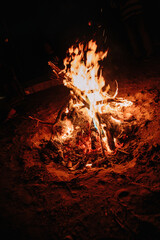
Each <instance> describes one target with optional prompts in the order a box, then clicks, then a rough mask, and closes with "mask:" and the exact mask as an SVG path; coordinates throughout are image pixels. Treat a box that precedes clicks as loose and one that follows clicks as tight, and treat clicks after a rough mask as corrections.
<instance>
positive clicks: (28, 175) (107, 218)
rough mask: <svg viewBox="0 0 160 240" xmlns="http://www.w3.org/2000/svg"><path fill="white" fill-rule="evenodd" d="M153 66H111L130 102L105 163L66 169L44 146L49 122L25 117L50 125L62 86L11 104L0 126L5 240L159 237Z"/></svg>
mask: <svg viewBox="0 0 160 240" xmlns="http://www.w3.org/2000/svg"><path fill="white" fill-rule="evenodd" d="M158 66H159V62H156V65H155V63H151V62H149V63H145V64H143V66H136V67H135V68H134V67H133V66H131V67H130V69H126V68H125V67H124V68H121V69H116V71H117V72H119V75H118V78H119V80H118V82H119V95H118V96H119V97H125V98H126V99H128V100H131V101H133V106H132V107H131V108H130V109H128V110H127V111H128V112H129V113H131V114H132V116H133V119H134V128H133V130H132V131H130V132H129V135H128V136H127V139H126V140H125V141H124V146H123V148H122V149H123V150H124V151H125V152H127V154H125V153H123V152H121V153H119V154H118V153H117V154H115V155H114V158H113V157H112V164H111V165H110V166H109V167H108V166H107V167H106V166H102V165H100V166H99V167H98V166H95V167H93V168H82V169H79V170H76V171H70V170H69V169H68V168H66V167H64V166H63V165H62V164H61V163H60V162H59V161H58V160H57V158H56V157H55V155H54V151H52V152H51V151H47V150H46V145H47V144H48V141H50V138H51V126H49V125H44V124H40V123H39V124H37V121H34V120H31V119H29V118H28V116H33V117H37V118H39V119H41V120H44V121H47V122H53V121H54V120H55V118H56V115H57V113H58V110H59V109H60V107H61V106H62V105H63V104H64V102H65V101H66V98H67V96H68V93H69V91H68V90H67V89H66V88H64V87H63V86H57V87H54V88H51V89H49V90H46V91H44V92H39V93H37V94H33V95H30V96H28V97H26V98H25V99H24V100H23V101H22V102H21V103H19V104H18V105H17V106H15V109H16V114H15V115H14V117H12V118H11V119H10V120H8V121H6V122H4V123H3V125H2V126H1V129H0V134H1V140H0V165H1V168H0V183H1V194H0V201H1V202H0V216H1V225H0V226H1V233H3V234H4V236H5V239H13V238H15V239H21V240H28V239H30V240H37V239H39V240H42V239H43V240H47V239H57V240H59V239H70V240H71V239H78V240H80V239H83V240H89V239H99V240H100V239H101V240H102V239H110V240H113V239H114V240H115V239H117V240H118V239H123V240H124V239H148V240H150V239H159V238H160V201H159V199H160V174H159V171H160V165H159V160H160V138H159V135H160V118H159V116H160V84H159V83H160V77H159V76H160V75H159V74H160V73H159V68H158ZM112 71H113V69H112ZM124 72H125V74H124ZM131 124H132V123H131ZM44 146H45V147H44ZM114 160H115V161H114Z"/></svg>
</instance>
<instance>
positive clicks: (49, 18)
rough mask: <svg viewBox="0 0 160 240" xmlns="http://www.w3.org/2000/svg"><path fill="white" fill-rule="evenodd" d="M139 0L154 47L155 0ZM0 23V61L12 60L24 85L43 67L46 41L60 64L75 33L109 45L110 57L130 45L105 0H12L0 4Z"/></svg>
mask: <svg viewBox="0 0 160 240" xmlns="http://www.w3.org/2000/svg"><path fill="white" fill-rule="evenodd" d="M142 2H143V6H144V13H145V19H146V25H147V28H148V31H149V33H150V36H151V38H152V42H153V44H154V47H155V49H158V47H159V45H160V30H159V29H160V26H159V23H160V14H159V13H160V3H159V1H158V0H154V1H142ZM88 22H91V26H89V25H88ZM0 24H1V27H0V29H1V30H0V31H1V32H0V50H1V63H3V62H5V63H6V62H7V63H8V62H9V63H10V64H11V65H13V66H14V69H15V71H16V76H17V77H18V79H19V81H20V82H21V83H22V84H23V85H25V84H26V82H27V81H29V80H31V79H33V78H36V77H37V76H40V75H43V74H44V73H45V72H46V69H47V62H48V60H49V55H48V53H47V52H46V49H45V45H46V44H47V46H48V44H49V46H50V47H51V49H52V56H58V57H59V63H60V64H61V63H62V61H63V58H64V57H65V53H66V50H67V49H68V47H69V46H70V45H72V44H74V43H75V41H76V40H77V39H78V40H79V41H82V40H85V41H87V40H90V39H92V38H95V40H97V41H99V46H100V47H101V48H103V49H104V50H105V49H106V48H107V47H109V48H110V50H111V52H112V60H113V61H114V59H116V57H117V56H121V57H124V56H125V55H126V56H128V53H129V51H130V49H129V44H128V40H127V35H126V32H125V29H124V26H123V23H122V21H121V18H120V14H119V11H118V9H115V8H111V7H110V4H109V1H107V0H106V1H64V0H63V1H53V0H52V1H39V2H35V1H32V2H29V1H21V2H18V3H16V2H15V1H12V2H10V3H9V4H7V3H6V4H5V5H4V6H3V7H2V8H1V22H0ZM104 40H105V41H104Z"/></svg>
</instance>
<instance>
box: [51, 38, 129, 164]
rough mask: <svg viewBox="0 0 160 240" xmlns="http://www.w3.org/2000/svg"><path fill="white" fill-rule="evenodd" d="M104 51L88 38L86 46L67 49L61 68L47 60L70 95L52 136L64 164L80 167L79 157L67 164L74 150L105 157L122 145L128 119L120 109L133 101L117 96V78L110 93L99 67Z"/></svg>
mask: <svg viewBox="0 0 160 240" xmlns="http://www.w3.org/2000/svg"><path fill="white" fill-rule="evenodd" d="M107 53H108V50H107V51H105V52H103V51H99V52H98V51H97V44H96V42H95V41H93V40H91V41H89V42H88V44H87V45H84V44H82V43H79V44H78V45H77V46H72V47H70V48H69V50H68V52H67V57H66V58H65V59H64V66H65V68H64V69H63V70H60V69H59V68H58V67H57V66H55V65H54V64H53V63H52V62H49V65H50V66H51V68H52V70H53V71H54V73H56V75H57V78H60V77H61V78H63V84H64V85H65V86H66V87H67V88H69V89H70V95H69V97H68V99H67V101H66V103H65V105H64V106H62V108H61V109H60V111H59V113H58V115H57V118H56V121H55V123H54V131H53V132H54V134H53V137H52V142H53V143H54V145H56V147H58V149H59V150H58V151H59V152H60V153H61V158H62V162H63V164H64V165H69V166H72V165H73V162H74V166H75V168H77V164H78V167H79V164H80V160H78V161H76V160H75V158H74V160H73V159H72V163H71V161H70V160H69V164H68V157H69V155H71V154H69V153H72V155H75V152H76V159H77V154H78V156H80V155H81V153H82V155H84V154H90V153H93V152H94V153H95V152H96V153H97V154H100V155H101V156H102V157H103V159H107V156H108V155H109V154H115V152H116V151H117V149H119V148H120V147H121V146H122V144H123V143H120V141H119V139H120V138H121V136H122V133H123V132H124V129H125V126H126V122H127V121H128V119H126V118H124V117H123V109H124V107H125V108H126V107H128V106H131V105H132V102H131V101H128V100H125V99H123V98H118V97H117V94H118V83H117V81H116V80H115V86H116V88H115V92H114V94H112V95H111V94H110V85H109V84H107V81H106V80H105V79H104V77H103V75H102V67H101V62H102V61H103V59H104V58H106V57H107ZM75 148H76V149H75ZM73 149H74V153H73ZM71 158H73V156H72V157H71V156H70V157H69V159H71ZM80 159H81V157H80ZM105 161H106V162H107V160H105ZM85 165H86V166H92V163H89V162H88V161H86V162H85Z"/></svg>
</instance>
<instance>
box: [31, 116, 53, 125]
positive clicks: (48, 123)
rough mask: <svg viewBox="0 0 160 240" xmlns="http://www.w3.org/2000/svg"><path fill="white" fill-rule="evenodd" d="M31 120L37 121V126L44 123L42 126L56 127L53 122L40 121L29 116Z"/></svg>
mask: <svg viewBox="0 0 160 240" xmlns="http://www.w3.org/2000/svg"><path fill="white" fill-rule="evenodd" d="M28 117H29V118H30V119H32V120H35V121H37V125H38V124H39V123H42V124H47V125H52V126H53V125H54V124H55V123H51V122H45V121H42V120H40V119H38V118H34V117H32V116H28Z"/></svg>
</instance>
